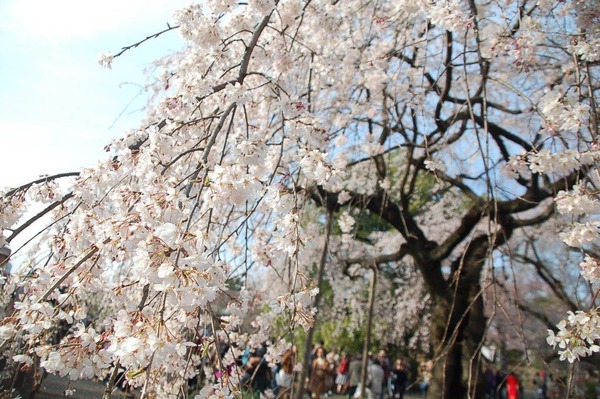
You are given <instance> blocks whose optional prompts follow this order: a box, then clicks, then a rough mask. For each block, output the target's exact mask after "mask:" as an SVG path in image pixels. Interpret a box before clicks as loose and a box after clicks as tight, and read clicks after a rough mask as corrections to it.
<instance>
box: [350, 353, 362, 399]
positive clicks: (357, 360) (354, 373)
mask: <svg viewBox="0 0 600 399" xmlns="http://www.w3.org/2000/svg"><path fill="white" fill-rule="evenodd" d="M361 374H362V357H361V356H360V354H359V353H355V354H354V356H352V360H350V364H349V365H348V399H352V398H353V397H354V394H355V393H356V389H357V388H358V385H359V384H360V376H361Z"/></svg>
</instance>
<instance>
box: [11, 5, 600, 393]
mask: <svg viewBox="0 0 600 399" xmlns="http://www.w3.org/2000/svg"><path fill="white" fill-rule="evenodd" d="M597 9H598V8H597V7H595V4H593V2H590V3H586V2H583V1H578V0H574V1H565V2H555V1H547V0H539V1H533V0H526V1H522V2H510V1H508V2H505V1H491V2H490V1H477V0H470V1H466V2H461V1H458V0H449V1H441V2H429V1H403V0H393V1H391V0H390V1H387V0H382V1H372V0H339V1H337V0H333V1H331V0H327V1H324V0H323V1H320V0H308V1H295V0H280V1H277V0H249V1H248V2H242V3H238V2H237V1H235V0H210V1H206V2H203V3H202V4H192V5H189V6H187V7H186V8H184V9H181V10H179V11H177V12H176V13H175V15H174V22H173V25H169V26H168V29H167V30H166V31H165V32H161V33H160V34H167V31H177V32H178V33H179V34H180V35H181V36H182V38H183V40H185V42H186V46H185V47H184V48H183V49H182V50H180V51H178V52H174V53H172V54H168V55H166V56H165V57H163V58H161V59H159V60H157V61H156V66H157V68H158V70H159V71H160V73H158V74H157V75H156V76H154V78H153V80H152V81H151V82H150V83H149V85H148V89H149V90H151V91H152V93H153V96H152V97H151V99H150V101H149V104H148V107H147V113H146V116H145V119H144V121H143V122H142V124H141V125H140V127H139V128H136V129H133V130H131V131H129V132H126V133H125V134H124V136H123V138H122V139H119V140H115V141H113V142H112V143H110V144H108V145H107V148H106V149H107V152H108V153H109V156H108V157H107V158H106V159H105V160H103V161H101V162H99V163H98V164H97V165H96V166H93V167H90V168H88V169H84V170H82V171H79V172H75V173H66V174H64V175H57V176H45V177H43V178H41V179H40V180H39V181H36V182H33V183H30V184H25V185H23V186H21V187H18V188H12V189H7V190H6V191H4V192H3V195H2V202H1V204H0V227H1V228H3V229H4V230H5V231H6V237H5V238H4V240H5V242H2V243H0V244H1V245H3V244H5V243H6V244H10V243H11V242H12V241H13V240H14V238H15V237H17V236H18V235H19V234H21V233H22V232H23V231H25V230H26V229H28V228H30V225H31V223H30V221H31V220H32V219H38V218H41V217H42V216H41V215H42V214H43V215H47V216H45V217H47V218H48V219H45V220H49V222H48V224H47V227H46V228H44V229H43V230H42V231H40V233H39V235H38V237H37V242H38V244H37V245H36V246H35V247H33V248H29V253H30V254H31V258H30V259H31V260H30V262H29V263H25V264H24V265H22V267H21V269H20V270H21V274H15V275H12V276H9V277H8V278H7V279H6V280H5V281H3V287H4V290H5V292H9V291H10V292H12V291H16V292H17V294H18V295H17V296H16V299H12V298H11V297H10V296H8V295H5V296H3V297H2V299H3V301H4V303H7V304H8V303H9V302H10V301H13V303H12V305H11V306H13V307H14V311H13V310H11V312H10V313H8V314H7V315H6V317H5V318H4V319H3V320H2V322H1V323H0V340H1V341H0V345H1V346H2V348H8V347H9V346H13V347H14V348H15V350H16V352H15V354H16V355H17V357H16V358H15V359H16V360H17V361H19V362H25V363H27V362H35V361H38V362H40V364H41V365H42V366H43V367H44V368H46V369H47V370H48V371H49V372H53V373H59V374H61V375H67V376H69V377H70V378H72V379H79V378H91V377H94V376H97V377H101V378H104V377H106V376H107V375H111V374H112V375H113V377H114V376H115V375H116V373H117V372H118V370H119V369H123V370H124V371H125V375H126V376H127V379H128V380H130V382H131V384H133V385H137V386H143V391H144V396H146V395H149V393H150V392H154V393H155V394H157V395H159V396H160V397H167V396H169V395H177V394H178V392H180V391H181V390H182V389H184V387H185V386H186V383H187V380H188V379H189V378H191V377H193V376H194V375H195V373H196V372H197V365H198V364H199V362H200V357H201V354H202V353H203V352H204V351H207V350H208V348H209V347H211V346H216V345H217V344H218V340H219V339H223V338H219V334H217V332H218V330H222V331H223V332H224V333H225V336H226V339H227V340H228V341H229V342H230V343H232V345H231V349H230V350H229V351H228V352H227V353H226V354H225V355H223V358H219V362H218V365H219V367H221V368H222V370H225V369H227V367H228V366H229V365H232V364H235V361H234V360H235V358H236V357H238V356H239V355H241V353H242V352H243V350H244V348H245V346H246V345H248V344H250V345H254V346H257V345H260V344H262V343H263V342H267V341H268V342H270V343H271V345H269V352H268V356H269V358H270V359H278V358H279V356H280V355H281V354H282V353H283V351H284V350H285V349H287V348H288V346H289V342H288V341H286V340H285V339H273V338H274V337H273V336H272V335H273V331H274V329H275V328H276V327H277V329H278V331H279V333H281V331H285V332H283V333H282V334H284V335H286V334H287V336H288V337H292V336H293V332H294V331H295V330H296V329H298V328H304V329H309V328H311V326H312V325H313V322H314V319H315V317H319V315H320V314H322V313H323V312H319V313H317V312H316V309H315V308H314V300H315V296H317V295H318V291H319V290H318V285H319V284H318V281H317V280H318V279H317V278H316V276H315V274H314V271H315V270H316V268H317V266H318V265H319V262H321V263H322V264H323V265H324V266H325V268H324V273H325V274H326V276H327V279H328V281H329V283H330V284H331V289H332V290H333V294H332V295H333V297H334V298H336V302H337V303H345V304H346V305H347V304H348V303H350V302H352V301H356V298H357V296H360V295H361V293H360V290H357V289H354V288H353V287H354V284H355V283H354V281H355V280H356V278H357V276H360V274H361V273H364V270H366V269H365V268H368V267H377V268H379V269H381V270H382V271H386V270H387V271H388V272H389V273H388V274H387V275H384V276H385V281H386V283H385V284H384V287H385V289H387V290H388V293H389V295H391V297H392V298H395V299H396V302H395V306H394V309H395V316H394V317H395V318H396V317H398V318H399V319H393V320H408V319H411V320H413V322H412V323H413V324H410V323H408V322H407V324H406V325H404V326H403V327H402V328H408V329H411V331H413V332H414V331H416V330H418V329H419V328H424V329H425V330H426V331H422V332H421V333H420V337H421V338H422V339H424V338H425V337H426V338H427V339H428V340H429V346H430V351H431V356H432V358H433V360H434V361H433V364H434V369H433V378H434V380H433V382H434V384H433V386H432V394H433V395H434V396H435V397H440V398H462V397H467V396H469V397H482V395H483V390H482V383H483V380H482V373H480V372H479V371H480V370H481V364H482V360H481V356H480V354H481V353H480V351H481V345H482V343H483V342H484V339H485V336H486V332H487V331H488V330H489V328H490V318H489V313H488V314H486V312H485V303H484V298H485V297H486V296H485V295H484V292H485V290H486V289H487V288H488V287H489V285H488V284H487V283H486V281H489V280H488V279H490V278H491V279H492V280H493V279H494V265H495V264H496V262H497V259H498V258H499V257H500V253H501V252H500V251H503V250H504V251H505V250H506V249H507V248H511V246H514V245H516V244H517V243H518V242H520V241H523V239H524V237H531V236H534V238H535V237H541V235H540V233H539V231H540V229H544V228H545V229H548V228H553V229H556V232H557V233H560V234H561V238H562V239H563V240H564V241H565V243H566V244H567V245H568V246H570V247H572V248H578V249H579V250H580V251H581V253H582V254H583V255H582V257H583V262H582V263H581V267H582V274H583V277H584V278H585V279H586V280H587V281H589V282H590V284H592V286H591V287H592V288H591V289H590V292H591V293H592V295H593V294H594V292H597V288H598V287H597V285H594V284H597V282H598V281H599V280H600V266H598V258H597V255H595V252H594V250H593V244H595V243H596V242H597V239H598V221H597V218H595V215H596V214H597V213H598V209H599V208H598V202H597V198H596V197H597V192H598V191H597V188H596V184H597V183H598V172H597V169H596V166H597V163H598V160H599V158H600V152H599V148H598V142H597V134H598V116H597V112H596V102H595V98H596V96H597V94H598V86H597V81H598V80H597V78H598V66H599V63H598V62H599V61H600V35H599V34H600V32H599V25H598V15H597V13H598V12H597V11H596V10H597ZM169 34H170V33H169ZM143 42H144V41H143ZM138 44H141V45H151V41H150V42H148V43H138ZM138 44H136V45H134V46H126V47H124V49H123V51H121V52H119V53H118V54H115V55H111V54H108V53H107V54H105V55H103V56H102V58H101V60H100V62H101V65H103V66H105V67H111V66H112V67H114V68H117V67H118V57H121V56H127V55H128V53H127V52H128V51H129V50H131V49H133V48H135V47H136V46H137V45H138ZM33 202H39V203H42V204H45V206H46V207H45V209H44V210H43V211H42V212H41V213H40V215H38V216H34V217H33V218H28V220H25V221H24V220H23V219H22V216H23V215H24V214H25V213H26V211H27V209H28V207H29V206H30V204H31V203H33ZM558 214H566V215H568V216H564V217H559V216H558ZM332 219H334V222H335V227H334V228H333V233H332V226H331V225H330V222H331V221H332ZM326 220H327V222H326ZM534 242H535V240H534ZM1 245H0V246H1ZM40 248H47V249H48V250H49V251H50V252H49V255H48V256H47V257H46V258H45V260H44V262H42V263H37V261H36V260H35V259H37V258H36V255H37V254H39V251H40ZM530 248H531V247H528V248H527V249H526V250H525V251H524V252H521V253H520V255H521V260H522V261H525V260H527V259H526V258H527V257H530V259H533V258H531V251H529V250H530ZM528 251H529V252H528ZM534 263H535V262H534ZM564 267H567V268H571V269H572V268H573V267H575V266H573V265H571V264H568V265H565V266H564ZM232 281H234V282H235V284H234V285H235V288H236V289H234V290H232V289H229V288H231V287H232ZM228 287H229V288H228ZM340 298H342V300H341V302H340V301H337V299H340ZM593 298H594V299H592V300H590V301H589V302H588V304H589V305H590V309H591V310H590V309H581V310H578V311H577V313H571V314H570V316H569V317H568V319H567V320H566V321H563V322H561V323H560V324H559V326H558V327H559V330H558V332H551V333H550V337H549V342H550V343H551V344H553V345H558V346H559V349H560V356H561V357H562V358H564V359H567V360H569V361H574V360H576V359H578V358H579V357H581V356H587V355H591V354H592V353H593V352H598V351H599V350H600V347H599V346H598V339H599V337H600V332H599V328H600V327H599V326H600V319H598V314H597V307H596V306H597V305H596V304H595V302H594V300H595V296H594V297H593ZM425 305H426V306H427V307H428V310H429V311H430V313H428V315H427V316H426V317H425V319H426V322H425V323H423V319H420V317H422V312H423V310H424V306H425ZM93 307H96V311H93ZM98 309H99V310H98ZM573 311H576V309H573ZM408 315H410V317H409V316H408ZM249 318H251V319H252V320H249ZM281 320H285V322H284V324H285V327H284V328H281ZM58 324H62V325H66V326H67V330H68V331H67V332H66V333H65V334H66V335H65V336H64V337H63V338H62V340H61V341H60V343H53V342H52V341H50V340H49V337H48V336H49V335H50V334H51V332H52V331H54V329H55V328H56V327H57V325H58ZM396 327H397V326H396ZM390 328H391V330H394V327H393V326H392V327H390ZM207 329H208V330H212V334H205V331H206V330H207ZM280 338H281V337H280ZM227 370H230V368H228V369H227ZM239 378H240V373H239V372H235V368H234V371H231V370H230V372H229V373H228V374H227V373H226V375H225V377H223V378H221V379H220V380H219V381H217V382H215V383H214V384H213V385H212V386H211V387H210V388H211V389H214V390H215V392H217V393H219V392H220V393H221V394H222V395H227V396H230V395H236V394H237V393H238V392H239V387H238V382H239ZM111 381H113V382H114V378H112V379H111ZM206 392H207V391H206Z"/></svg>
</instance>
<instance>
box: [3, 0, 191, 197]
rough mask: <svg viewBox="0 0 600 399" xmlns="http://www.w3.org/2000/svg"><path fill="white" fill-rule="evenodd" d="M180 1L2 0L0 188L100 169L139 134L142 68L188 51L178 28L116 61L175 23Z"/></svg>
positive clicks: (142, 81) (142, 96)
mask: <svg viewBox="0 0 600 399" xmlns="http://www.w3.org/2000/svg"><path fill="white" fill-rule="evenodd" d="M187 2H188V1H183V0H103V1H96V2H87V1H81V0H52V1H48V0H2V1H0V189H3V188H5V187H15V186H18V185H21V184H24V183H27V182H29V181H31V180H34V179H36V178H38V177H39V176H40V175H43V174H54V173H57V172H66V171H68V172H70V171H76V170H79V169H81V168H82V167H86V166H93V165H95V164H96V162H97V160H99V159H102V158H103V157H106V156H107V155H106V154H105V153H104V151H103V148H104V146H105V145H106V144H107V143H109V142H110V140H111V139H114V138H117V137H120V136H121V135H122V133H123V132H124V131H126V130H127V129H130V128H136V127H137V124H138V122H139V120H140V119H141V117H142V113H141V112H142V111H141V108H142V107H143V105H144V104H145V96H144V93H143V92H141V90H140V89H141V85H142V84H143V83H144V82H145V75H144V72H143V70H144V68H145V67H148V66H150V64H151V61H152V60H154V59H156V58H158V57H159V56H162V55H165V54H168V52H169V51H172V50H176V49H177V48H180V47H181V46H182V41H181V40H180V38H179V35H178V33H177V32H176V31H172V32H169V33H167V34H165V35H163V36H161V37H159V38H158V39H154V40H150V41H148V42H146V43H145V44H143V45H142V46H140V47H138V48H137V49H134V50H131V51H129V52H126V53H125V54H124V56H122V57H119V58H117V59H116V60H115V61H114V63H113V67H112V69H103V68H101V67H100V66H99V64H98V59H99V55H100V54H101V53H104V52H107V51H110V52H111V53H113V54H114V53H117V52H118V51H119V50H120V48H121V47H123V46H127V45H130V44H133V43H135V42H138V41H139V40H141V39H143V38H145V37H146V36H149V35H151V34H153V33H156V32H159V31H161V30H163V29H165V28H166V24H167V22H169V23H171V24H173V23H172V22H173V18H172V15H173V11H174V10H175V9H176V8H178V7H180V6H181V5H184V4H185V3H187Z"/></svg>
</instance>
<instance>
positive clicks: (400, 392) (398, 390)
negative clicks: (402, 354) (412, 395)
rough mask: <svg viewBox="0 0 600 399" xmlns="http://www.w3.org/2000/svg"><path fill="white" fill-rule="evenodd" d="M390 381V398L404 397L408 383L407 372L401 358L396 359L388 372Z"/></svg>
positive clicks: (401, 398) (400, 398)
mask: <svg viewBox="0 0 600 399" xmlns="http://www.w3.org/2000/svg"><path fill="white" fill-rule="evenodd" d="M390 383H391V386H392V398H393V399H404V392H405V391H406V385H407V384H408V372H407V371H406V366H405V364H404V362H403V361H402V359H397V360H396V365H395V366H394V368H393V369H392V371H391V372H390Z"/></svg>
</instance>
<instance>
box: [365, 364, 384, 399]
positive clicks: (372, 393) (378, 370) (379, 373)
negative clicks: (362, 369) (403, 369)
mask: <svg viewBox="0 0 600 399" xmlns="http://www.w3.org/2000/svg"><path fill="white" fill-rule="evenodd" d="M384 381H385V371H384V370H383V367H381V361H380V360H379V359H377V358H375V359H373V362H372V363H371V364H370V365H369V368H368V370H367V389H368V390H367V394H368V398H369V399H381V395H382V394H383V383H384Z"/></svg>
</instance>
